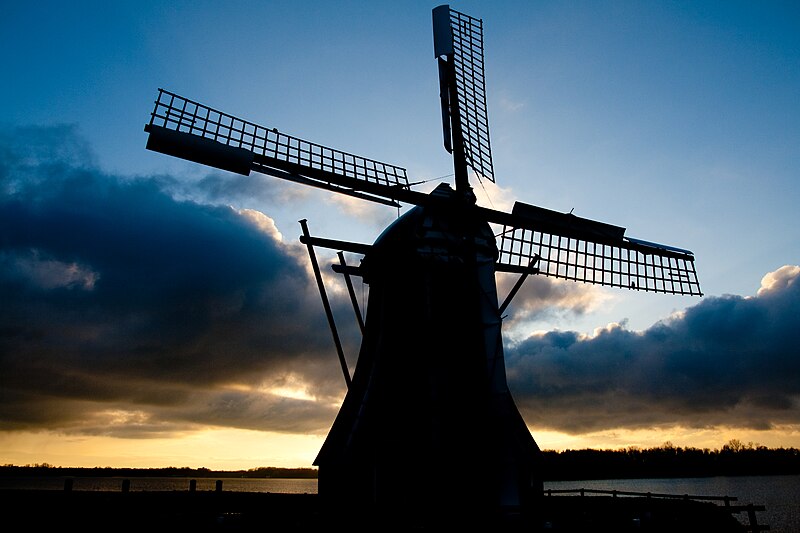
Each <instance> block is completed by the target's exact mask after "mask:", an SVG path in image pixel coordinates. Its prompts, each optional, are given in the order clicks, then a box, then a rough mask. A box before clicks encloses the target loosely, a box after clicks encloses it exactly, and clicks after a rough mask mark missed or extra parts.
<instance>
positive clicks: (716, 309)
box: [506, 266, 800, 433]
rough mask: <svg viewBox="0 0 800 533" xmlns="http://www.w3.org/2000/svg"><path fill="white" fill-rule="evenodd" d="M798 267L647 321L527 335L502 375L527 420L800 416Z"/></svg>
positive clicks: (752, 422)
mask: <svg viewBox="0 0 800 533" xmlns="http://www.w3.org/2000/svg"><path fill="white" fill-rule="evenodd" d="M798 316H800V267H796V266H786V267H782V268H780V269H778V270H776V271H775V272H773V273H771V274H769V275H768V276H766V277H765V278H764V282H763V284H762V289H761V290H760V291H759V293H758V295H756V296H753V297H747V298H745V297H741V296H731V295H726V296H721V297H707V298H705V299H704V300H703V301H702V302H701V303H699V304H698V305H695V306H693V307H691V308H688V309H687V310H686V311H685V312H684V313H682V314H680V315H677V316H675V317H672V318H670V319H668V320H664V321H662V322H659V323H657V324H655V325H653V326H652V327H650V328H649V329H647V330H646V331H643V332H633V331H628V330H626V329H625V328H624V327H621V326H613V327H609V328H606V329H605V330H603V331H601V332H600V333H599V334H598V335H596V336H594V337H591V338H586V337H581V336H580V335H579V334H578V333H575V332H550V333H547V334H545V335H541V336H533V337H530V338H528V339H527V340H525V341H524V342H521V343H519V344H518V345H516V346H514V347H511V348H510V349H508V350H507V352H506V357H507V364H508V367H509V384H510V386H511V388H512V390H513V391H514V393H515V397H516V399H517V402H518V404H519V405H520V408H521V410H522V412H523V415H524V417H525V419H526V420H527V421H528V423H529V424H530V425H531V426H532V427H533V428H536V427H540V428H549V429H556V430H561V431H567V432H571V433H581V432H585V431H592V430H602V429H611V428H650V427H659V426H670V425H682V426H687V427H712V426H731V427H748V428H754V429H768V428H770V427H773V426H774V425H776V424H785V423H793V424H796V423H800V405H798V396H799V395H800V379H798V376H800V348H799V347H800V327H798V326H799V325H800V324H799V323H798Z"/></svg>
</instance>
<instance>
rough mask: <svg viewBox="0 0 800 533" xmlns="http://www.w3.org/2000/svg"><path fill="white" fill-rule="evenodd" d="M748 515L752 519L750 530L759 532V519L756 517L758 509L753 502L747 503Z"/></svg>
mask: <svg viewBox="0 0 800 533" xmlns="http://www.w3.org/2000/svg"><path fill="white" fill-rule="evenodd" d="M747 517H748V518H749V519H750V531H753V532H756V533H757V532H758V531H760V529H759V528H758V519H757V518H756V510H755V509H754V508H753V504H752V503H748V504H747Z"/></svg>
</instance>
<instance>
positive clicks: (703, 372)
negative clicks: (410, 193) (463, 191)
mask: <svg viewBox="0 0 800 533" xmlns="http://www.w3.org/2000/svg"><path fill="white" fill-rule="evenodd" d="M437 5H438V3H436V2H425V1H416V0H414V1H405V2H388V1H373V2H348V1H342V2H336V3H334V2H322V1H307V2H290V1H261V2H247V1H238V0H231V1H229V2H211V1H197V0H195V1H191V2H189V1H170V2H153V1H147V0H137V1H136V2H126V1H119V2H87V1H76V2H47V1H42V2H15V3H7V5H4V8H3V12H4V14H3V17H1V18H0V69H1V71H2V72H3V74H4V75H3V77H2V81H0V101H2V102H3V105H2V107H0V464H18V465H19V464H34V463H43V462H46V463H49V464H54V465H59V466H84V467H93V466H119V467H160V466H189V467H195V468H197V467H206V468H213V469H230V470H235V469H247V468H256V467H259V466H285V467H308V466H311V465H312V463H313V461H314V459H315V457H316V454H317V452H318V451H319V448H320V446H321V444H322V442H323V440H324V438H325V435H326V434H327V431H328V429H329V428H330V426H331V424H332V422H333V419H334V417H335V415H336V413H337V411H338V408H339V406H340V404H341V401H342V399H343V397H344V393H345V383H344V379H343V376H342V374H341V370H340V367H339V362H338V359H337V356H336V351H335V347H334V344H333V341H332V338H331V334H330V330H329V328H328V324H327V322H326V318H325V314H324V310H323V306H322V303H321V300H320V295H319V292H318V289H317V286H316V284H315V282H314V280H313V275H312V273H311V270H310V263H309V258H308V254H307V251H306V249H305V247H304V246H303V245H302V244H301V243H300V242H299V238H298V237H299V235H300V233H301V227H300V225H299V224H298V221H299V220H301V219H307V220H308V225H309V229H310V231H311V233H312V234H314V235H319V236H323V237H329V238H333V239H343V240H351V241H357V242H364V243H371V242H372V241H373V240H374V239H375V238H376V237H377V236H378V235H379V234H380V232H381V231H382V229H383V228H385V227H386V225H388V224H389V223H391V222H392V221H393V220H395V219H396V218H397V217H398V216H399V215H400V214H402V213H403V212H405V211H406V210H407V209H408V208H409V206H403V207H402V208H400V209H396V208H391V207H386V206H381V205H378V204H373V203H369V202H365V201H361V200H355V199H352V198H346V197H342V196H341V195H335V194H331V193H327V192H325V191H319V190H312V189H310V188H308V187H304V186H302V185H298V184H295V183H291V182H287V181H283V180H280V179H277V178H272V177H267V176H263V175H258V174H253V175H251V176H250V177H244V176H239V175H234V174H230V173H227V172H224V171H220V170H216V169H213V168H210V167H204V166H201V165H197V164H194V163H190V162H187V161H183V160H180V159H176V158H172V157H169V156H165V155H162V154H158V153H154V152H150V151H148V150H146V149H145V143H146V139H147V134H146V133H145V132H144V129H143V128H144V125H145V123H147V122H148V120H149V116H150V112H151V111H152V108H153V101H154V99H155V98H156V96H157V92H158V89H159V88H164V89H167V90H170V91H173V92H176V93H178V94H180V95H182V96H185V97H187V98H190V99H192V100H197V101H200V102H202V103H204V104H206V105H209V106H211V107H214V108H217V109H220V110H223V111H225V112H227V113H230V114H233V115H235V116H238V117H241V118H244V119H247V120H249V121H252V122H255V123H257V124H260V125H263V126H267V127H277V128H279V129H280V130H281V131H283V132H286V133H289V134H291V135H295V136H298V137H301V138H303V139H306V140H309V141H313V142H316V143H319V144H322V145H325V146H330V147H332V148H336V149H340V150H344V151H348V152H351V153H355V154H358V155H362V156H365V157H369V158H372V159H377V160H380V161H385V162H387V163H393V164H397V165H400V166H403V167H405V168H407V169H408V174H409V179H410V181H412V182H420V183H419V185H416V186H415V189H416V190H421V191H429V190H431V189H432V188H433V187H435V186H436V185H437V184H438V183H441V182H442V181H449V180H451V179H452V178H451V176H450V175H451V174H452V172H453V170H452V169H453V167H452V160H451V158H450V156H449V154H447V152H446V151H445V150H444V148H443V147H442V142H441V135H442V133H441V122H440V110H439V100H438V79H437V70H436V62H435V60H434V56H433V38H432V30H431V10H432V9H433V8H434V7H436V6H437ZM450 5H451V7H452V8H453V9H456V10H458V11H461V12H463V13H466V14H469V15H471V16H473V17H477V18H480V19H482V20H483V23H484V46H485V60H486V91H487V99H488V118H489V127H490V138H491V143H492V155H493V159H494V166H495V176H496V178H497V183H496V184H492V183H488V182H486V183H473V186H474V188H475V191H476V194H477V195H478V197H479V203H481V204H482V205H486V206H488V207H492V208H495V209H502V210H508V209H510V208H511V206H512V204H513V202H514V201H515V200H519V201H522V202H526V203H530V204H535V205H538V206H542V207H546V208H548V209H553V210H556V211H561V212H570V211H572V212H573V213H574V214H576V215H578V216H582V217H585V218H590V219H594V220H600V221H603V222H607V223H610V224H615V225H618V226H623V227H625V228H627V231H626V235H628V236H631V237H636V238H639V239H645V240H649V241H655V242H659V243H663V244H668V245H673V246H678V247H680V248H685V249H689V250H691V251H693V252H694V253H695V256H696V267H697V272H698V276H699V280H700V286H701V289H702V290H703V293H704V295H703V296H702V297H688V296H687V297H682V296H673V295H664V294H648V293H641V292H636V291H628V290H622V289H613V288H603V287H597V286H592V285H585V284H578V283H573V282H569V281H558V280H552V279H549V278H545V277H536V276H532V277H530V278H528V280H527V281H526V282H525V284H524V285H523V288H522V290H520V292H519V293H518V294H517V295H516V297H515V298H514V300H513V302H512V304H511V305H510V306H509V308H508V309H507V315H508V316H507V318H506V319H505V322H504V326H503V328H504V334H505V346H504V348H505V357H506V368H507V374H508V382H509V387H510V389H511V392H512V394H513V397H514V399H515V401H516V402H517V405H518V407H519V409H520V412H521V414H522V415H523V417H524V419H525V421H526V423H527V424H528V427H529V428H530V430H531V433H532V435H533V436H534V438H535V439H536V441H537V442H538V444H539V446H540V447H541V448H543V449H553V450H563V449H580V448H585V447H592V448H606V449H619V448H626V447H631V446H638V447H640V448H647V447H653V446H660V445H662V444H664V443H666V442H671V443H672V444H674V445H676V446H682V447H690V446H691V447H700V448H711V449H715V448H721V447H722V446H723V445H724V444H726V443H727V442H728V441H729V440H730V439H734V438H735V439H739V440H740V441H742V442H745V443H748V442H751V443H753V444H757V445H764V446H769V447H800V348H798V346H800V327H798V326H800V318H799V317H800V281H799V280H800V224H799V223H798V222H799V221H798V215H797V205H798V203H800V175H799V174H800V170H799V169H800V7H798V5H797V3H796V2H779V1H772V2H737V1H730V2H705V1H693V2H683V1H669V2H667V1H656V2H633V1H631V2H627V1H608V2H594V1H581V2H557V1H535V2H522V1H520V2H514V1H506V2H503V1H500V2H479V1H455V2H452V3H451V4H450ZM335 253H336V251H335V250H324V249H318V250H317V255H318V257H319V259H320V262H321V263H322V264H323V265H326V264H328V263H330V262H333V261H334V260H335ZM350 261H351V262H357V257H356V258H352V259H351V260H350ZM325 272H326V280H325V281H326V288H327V290H328V295H329V297H330V298H331V303H332V307H333V312H334V316H335V319H336V322H337V327H338V328H339V331H340V334H341V336H342V339H343V343H344V349H345V353H346V354H347V357H348V364H349V366H350V368H351V369H352V368H353V367H354V365H355V363H356V356H357V349H358V343H359V333H358V330H357V324H356V322H355V318H354V317H353V311H352V307H351V305H350V303H349V299H348V298H347V293H346V290H345V288H344V286H343V283H342V281H341V279H337V277H336V276H335V274H333V273H332V272H331V271H330V269H327V268H325ZM514 281H516V278H515V277H514V276H509V275H500V274H498V293H499V297H500V298H501V299H502V298H503V297H504V295H505V294H508V291H509V290H510V288H511V286H512V285H513V283H514ZM356 290H357V291H358V293H359V294H360V296H361V297H362V298H365V297H366V295H367V294H368V291H369V287H368V286H366V285H363V284H361V283H360V281H358V280H357V284H356ZM409 394H413V391H409ZM465 438H469V430H468V428H465Z"/></svg>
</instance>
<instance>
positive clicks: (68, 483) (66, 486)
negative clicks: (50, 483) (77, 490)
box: [64, 477, 72, 492]
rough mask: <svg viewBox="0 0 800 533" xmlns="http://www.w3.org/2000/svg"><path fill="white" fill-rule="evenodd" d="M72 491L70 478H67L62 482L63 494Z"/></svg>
mask: <svg viewBox="0 0 800 533" xmlns="http://www.w3.org/2000/svg"><path fill="white" fill-rule="evenodd" d="M71 490H72V478H71V477H68V478H67V479H65V480H64V492H69V491H71Z"/></svg>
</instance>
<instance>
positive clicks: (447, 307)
mask: <svg viewBox="0 0 800 533" xmlns="http://www.w3.org/2000/svg"><path fill="white" fill-rule="evenodd" d="M433 32H434V56H435V58H436V60H437V64H438V71H439V90H440V94H439V97H440V100H441V110H442V124H443V134H444V135H443V139H444V147H445V149H446V150H447V151H448V152H449V153H451V154H452V157H453V168H454V176H455V179H454V182H455V183H454V185H455V186H454V187H452V186H451V185H450V184H446V183H443V184H440V185H439V186H438V187H436V188H435V189H434V190H433V191H432V192H430V193H423V192H419V191H415V190H413V189H412V186H411V185H410V184H409V181H408V176H407V172H406V170H405V169H404V168H402V167H399V166H396V165H392V164H388V163H383V162H379V161H376V160H373V159H368V158H365V157H360V156H356V155H353V154H349V153H346V152H342V151H339V150H335V149H332V148H327V147H324V146H321V145H318V144H315V143H312V142H308V141H305V140H302V139H299V138H297V137H293V136H290V135H287V134H285V133H282V132H280V131H278V130H277V129H275V128H268V127H263V126H259V125H257V124H255V123H252V122H249V121H246V120H242V119H240V118H236V117H234V116H231V115H229V114H226V113H224V112H222V111H218V110H216V109H213V108H211V107H208V106H206V105H204V104H201V103H198V102H196V101H193V100H189V99H187V98H184V97H182V96H179V95H177V94H175V93H172V92H170V91H167V90H164V89H159V92H158V97H157V99H156V101H155V108H154V110H153V112H152V114H151V118H150V121H149V123H148V124H147V125H146V126H145V131H146V132H147V133H148V134H149V135H148V140H147V148H148V149H150V150H154V151H157V152H161V153H164V154H168V155H172V156H176V157H180V158H183V159H187V160H190V161H194V162H197V163H201V164H204V165H209V166H213V167H216V168H220V169H223V170H226V171H230V172H234V173H239V174H243V175H249V174H250V173H251V172H257V173H261V174H266V175H269V176H273V177H277V178H282V179H287V180H290V181H293V182H296V183H300V184H304V185H308V186H312V187H317V188H321V189H325V190H328V191H330V192H332V193H336V194H346V195H350V196H354V197H357V198H360V199H363V200H366V201H373V202H378V203H381V204H385V205H390V206H395V207H400V206H402V205H403V204H409V205H410V206H412V207H411V208H410V209H409V210H408V211H406V212H405V213H404V214H403V215H402V216H400V217H399V218H398V219H397V220H396V221H395V222H393V223H392V224H391V225H390V226H389V227H387V228H386V229H385V230H384V231H383V232H382V233H381V234H380V236H378V237H377V239H376V240H375V241H374V242H373V244H371V245H370V244H363V243H356V242H348V241H344V240H334V239H328V238H321V237H316V236H312V235H311V234H310V232H309V230H308V226H307V224H306V221H305V220H301V221H300V223H301V226H302V231H303V234H302V236H301V241H302V242H303V243H304V244H306V246H307V247H308V252H309V257H310V260H311V262H312V266H313V268H314V273H315V276H316V281H317V283H318V286H319V289H320V294H321V296H322V301H323V306H324V308H325V311H326V314H327V317H328V320H329V324H330V326H331V332H332V334H333V338H334V343H335V345H336V349H337V353H338V356H339V361H340V364H341V367H342V372H343V374H344V378H345V382H346V384H347V394H346V396H345V398H344V400H343V403H342V406H341V408H340V411H339V413H338V415H337V417H336V419H335V420H334V422H333V425H332V427H331V429H330V432H329V433H328V435H327V438H326V440H325V442H324V443H323V445H322V448H321V449H320V451H319V454H318V456H317V458H316V460H315V462H314V464H315V465H317V466H318V467H319V495H320V498H321V499H323V501H325V502H327V503H328V504H330V509H340V510H342V509H345V510H346V512H353V511H354V510H356V509H357V510H359V511H374V512H379V513H391V514H384V515H383V516H396V517H399V516H401V515H402V516H404V517H406V519H407V520H408V521H409V523H411V522H413V521H414V520H418V521H420V522H422V521H424V520H427V519H428V518H430V517H431V516H434V515H437V514H439V512H440V511H441V510H442V509H450V510H456V511H458V514H459V515H461V516H470V517H474V516H479V515H480V516H483V515H486V514H490V515H493V514H496V513H508V512H514V510H520V509H531V508H535V507H536V505H537V503H536V502H537V498H538V497H539V496H540V495H541V492H542V480H541V477H540V469H539V466H538V462H539V461H540V451H539V448H538V446H537V444H536V442H535V440H534V439H533V437H532V436H531V434H530V431H529V430H528V428H527V426H526V424H525V422H524V420H523V418H522V416H521V415H520V413H519V411H518V410H517V407H516V405H515V403H514V400H513V398H512V395H511V393H510V391H509V388H508V385H507V382H506V374H505V362H504V355H503V342H502V333H501V329H502V316H503V312H504V310H505V309H506V307H507V306H508V304H509V302H510V301H511V299H512V298H513V297H514V296H515V294H516V292H517V290H518V289H519V287H520V286H521V284H522V283H523V282H524V280H525V279H526V277H527V276H529V275H531V274H537V275H545V276H549V277H554V278H560V279H566V280H572V281H576V282H582V283H591V284H598V285H604V286H611V287H619V288H625V289H630V290H637V291H649V292H657V293H666V294H680V295H701V294H702V293H701V292H700V286H699V283H698V280H697V275H696V272H695V267H694V255H693V253H692V252H690V251H688V250H684V249H681V248H676V247H672V246H666V245H661V244H656V243H652V242H648V241H643V240H639V239H634V238H632V237H629V236H627V235H626V234H625V231H626V230H625V228H623V227H620V226H614V225H611V224H606V223H603V222H598V221H593V220H588V219H584V218H580V217H577V216H575V215H573V214H571V213H561V212H556V211H552V210H549V209H545V208H542V207H537V206H534V205H529V204H524V203H521V202H516V203H515V205H514V207H513V209H512V210H511V212H510V213H509V212H504V211H499V210H495V209H490V208H486V207H482V206H480V205H478V204H477V202H476V199H475V195H474V194H473V192H472V187H471V185H470V182H471V180H475V179H479V180H490V181H494V180H495V177H494V170H493V163H492V154H491V146H490V141H489V127H488V118H487V106H486V89H485V78H484V64H483V63H484V55H483V22H482V21H481V20H480V19H476V18H473V17H471V16H469V15H466V14H463V13H460V12H458V11H455V10H453V9H450V7H449V6H448V5H442V6H439V7H437V8H435V9H433ZM315 247H325V248H329V249H338V250H339V259H340V262H339V264H335V265H333V269H334V271H336V272H337V273H339V274H341V275H343V276H344V278H345V281H346V283H347V286H348V288H349V289H350V293H351V298H352V302H353V306H354V308H355V310H356V316H357V317H358V318H359V325H360V326H361V330H362V335H363V338H362V343H361V348H360V351H359V354H358V361H357V364H356V367H355V369H354V372H353V373H352V376H351V373H350V371H349V370H348V368H347V364H346V361H345V358H344V354H343V353H342V347H341V343H340V341H339V337H338V333H337V329H336V326H335V322H334V320H333V316H332V312H331V309H330V305H329V303H328V300H327V296H326V293H325V287H324V284H323V282H322V277H321V273H320V269H319V265H318V264H317V259H316V255H315V252H314V249H315ZM344 251H346V252H350V253H354V254H360V255H361V256H362V259H361V263H360V264H359V265H357V266H356V265H348V264H346V263H345V261H344V255H343V252H344ZM497 272H508V273H516V274H518V275H519V278H518V280H517V283H516V285H515V286H514V288H513V289H512V290H511V291H510V293H509V294H508V295H507V296H506V298H505V299H504V301H503V302H502V303H500V301H499V299H498V295H497V286H496V282H495V274H496V273H497ZM351 276H360V277H361V278H362V279H363V282H364V283H365V284H367V285H368V286H369V299H368V302H367V310H366V320H365V321H363V322H362V321H361V316H362V315H361V312H360V310H359V309H358V303H357V301H356V298H355V297H354V296H353V292H352V285H351ZM426 474H432V475H436V477H437V478H438V479H446V480H448V481H449V489H448V490H444V491H443V490H441V488H439V485H438V484H437V485H435V486H434V485H430V486H425V484H424V483H422V484H421V483H420V476H423V475H426Z"/></svg>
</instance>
